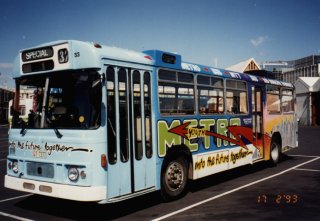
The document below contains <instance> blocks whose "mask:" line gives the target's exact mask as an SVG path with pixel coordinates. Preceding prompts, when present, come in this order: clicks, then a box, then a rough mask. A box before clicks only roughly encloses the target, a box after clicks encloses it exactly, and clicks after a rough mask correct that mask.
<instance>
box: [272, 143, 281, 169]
mask: <svg viewBox="0 0 320 221" xmlns="http://www.w3.org/2000/svg"><path fill="white" fill-rule="evenodd" d="M280 156H281V146H280V144H279V142H277V140H276V139H272V141H271V144H270V165H271V166H276V165H277V164H278V163H279V161H280Z"/></svg>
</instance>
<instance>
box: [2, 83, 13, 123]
mask: <svg viewBox="0 0 320 221" xmlns="http://www.w3.org/2000/svg"><path fill="white" fill-rule="evenodd" d="M13 97H14V92H13V91H11V90H8V89H4V88H0V123H7V122H8V114H9V101H10V100H11V99H13Z"/></svg>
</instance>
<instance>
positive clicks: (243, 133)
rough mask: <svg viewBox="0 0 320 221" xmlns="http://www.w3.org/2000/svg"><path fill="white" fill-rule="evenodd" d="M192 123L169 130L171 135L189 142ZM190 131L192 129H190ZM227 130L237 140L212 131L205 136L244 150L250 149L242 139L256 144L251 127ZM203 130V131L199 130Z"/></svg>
mask: <svg viewBox="0 0 320 221" xmlns="http://www.w3.org/2000/svg"><path fill="white" fill-rule="evenodd" d="M190 123H191V122H186V123H184V124H181V125H179V126H176V127H174V128H172V129H170V130H169V132H170V133H174V134H177V135H179V136H181V137H183V138H185V139H187V140H189V137H188V136H187V134H189V131H188V128H187V127H188V126H189V124H190ZM189 129H190V128H189ZM191 129H198V128H191ZM227 129H228V130H229V132H230V133H231V134H232V135H233V136H234V138H235V139H233V138H230V137H227V136H224V135H221V134H218V133H214V132H211V131H207V130H204V131H205V133H204V134H205V135H206V136H212V137H216V138H219V139H222V140H226V141H229V142H230V143H233V144H236V145H238V146H241V147H243V148H245V149H246V150H247V149H248V147H247V145H246V144H245V143H244V142H243V140H242V137H244V138H245V139H247V140H248V141H249V142H250V143H252V144H254V145H255V143H254V139H253V132H252V129H251V128H249V127H243V126H228V127H227ZM199 130H201V129H199Z"/></svg>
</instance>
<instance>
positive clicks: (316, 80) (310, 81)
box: [295, 77, 320, 94]
mask: <svg viewBox="0 0 320 221" xmlns="http://www.w3.org/2000/svg"><path fill="white" fill-rule="evenodd" d="M295 87H296V94H304V93H309V92H317V91H320V77H299V78H298V80H297V81H296V83H295Z"/></svg>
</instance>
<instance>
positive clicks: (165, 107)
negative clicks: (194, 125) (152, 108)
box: [158, 69, 195, 115]
mask: <svg viewBox="0 0 320 221" xmlns="http://www.w3.org/2000/svg"><path fill="white" fill-rule="evenodd" d="M169 76H170V77H169ZM193 79H194V77H193V74H190V73H182V72H179V73H177V72H174V71H167V70H161V69H160V70H159V87H158V89H159V91H158V93H159V104H160V113H161V114H165V115H173V114H179V115H185V114H189V115H190V114H194V110H195V108H194V106H195V101H194V83H193Z"/></svg>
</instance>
